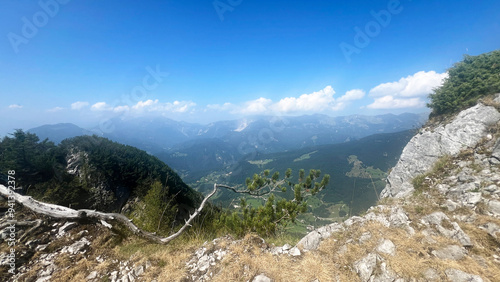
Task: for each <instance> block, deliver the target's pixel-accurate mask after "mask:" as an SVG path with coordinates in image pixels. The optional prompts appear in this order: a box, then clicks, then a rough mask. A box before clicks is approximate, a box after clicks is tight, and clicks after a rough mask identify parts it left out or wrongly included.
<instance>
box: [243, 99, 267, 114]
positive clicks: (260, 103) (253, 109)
mask: <svg viewBox="0 0 500 282" xmlns="http://www.w3.org/2000/svg"><path fill="white" fill-rule="evenodd" d="M272 103H273V101H272V100H271V99H266V98H262V97H261V98H259V99H257V100H252V101H248V102H246V103H245V106H244V107H243V108H242V109H241V110H239V111H240V112H241V113H244V114H261V113H265V112H268V111H270V106H271V105H272Z"/></svg>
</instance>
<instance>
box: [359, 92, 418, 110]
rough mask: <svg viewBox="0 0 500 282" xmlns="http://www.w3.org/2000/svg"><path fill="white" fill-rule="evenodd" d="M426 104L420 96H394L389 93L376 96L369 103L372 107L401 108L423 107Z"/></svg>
mask: <svg viewBox="0 0 500 282" xmlns="http://www.w3.org/2000/svg"><path fill="white" fill-rule="evenodd" d="M424 106H425V102H424V101H422V100H420V98H418V97H417V98H401V99H398V98H394V97H393V96H391V95H387V96H384V97H381V98H376V99H375V101H374V102H373V103H372V104H370V105H368V106H367V107H368V108H370V109H401V108H421V107H424Z"/></svg>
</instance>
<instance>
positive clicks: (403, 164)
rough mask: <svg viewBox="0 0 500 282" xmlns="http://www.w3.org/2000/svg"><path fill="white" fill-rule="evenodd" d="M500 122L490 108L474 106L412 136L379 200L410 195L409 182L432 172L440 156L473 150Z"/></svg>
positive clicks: (410, 187) (499, 117) (388, 178)
mask: <svg viewBox="0 0 500 282" xmlns="http://www.w3.org/2000/svg"><path fill="white" fill-rule="evenodd" d="M498 121H500V113H499V112H498V111H497V110H496V109H495V108H494V107H491V106H485V105H483V104H478V105H476V106H474V107H472V108H469V109H467V110H464V111H462V112H461V113H460V114H458V116H456V117H455V118H454V119H453V120H452V121H451V122H450V123H448V124H446V125H440V126H438V127H437V128H435V129H426V130H423V131H422V132H420V133H418V134H417V135H416V136H414V137H413V138H412V139H411V140H410V142H409V143H408V145H406V147H405V148H404V150H403V153H402V154H401V157H400V159H399V161H398V163H397V164H396V166H395V167H394V168H393V169H392V171H391V173H390V174H389V176H388V177H387V185H386V187H385V189H384V190H383V191H382V193H381V197H396V198H402V197H406V196H408V195H410V194H411V192H412V191H413V185H412V183H411V181H412V179H413V178H414V177H415V176H417V175H419V174H423V173H425V172H426V171H428V170H429V169H431V168H432V166H433V164H434V163H435V162H436V161H437V160H438V159H439V158H440V157H442V156H444V155H455V154H457V153H459V152H460V151H461V150H463V149H465V148H470V147H473V146H475V145H476V144H477V143H478V142H479V141H480V140H481V139H482V138H483V137H484V136H485V135H486V134H487V133H488V132H487V129H488V127H489V126H490V125H493V124H495V123H497V122H498Z"/></svg>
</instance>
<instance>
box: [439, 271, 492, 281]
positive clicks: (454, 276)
mask: <svg viewBox="0 0 500 282" xmlns="http://www.w3.org/2000/svg"><path fill="white" fill-rule="evenodd" d="M445 273H446V277H448V279H449V280H450V281H453V282H483V279H482V278H481V277H480V276H478V275H474V274H469V273H467V272H463V271H461V270H458V269H453V268H450V269H447V270H446V271H445Z"/></svg>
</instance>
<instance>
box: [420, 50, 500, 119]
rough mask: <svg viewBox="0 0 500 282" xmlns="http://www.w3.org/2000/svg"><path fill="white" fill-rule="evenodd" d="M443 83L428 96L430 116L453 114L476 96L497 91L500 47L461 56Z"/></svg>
mask: <svg viewBox="0 0 500 282" xmlns="http://www.w3.org/2000/svg"><path fill="white" fill-rule="evenodd" d="M448 75H449V76H448V78H446V79H445V81H444V83H443V85H442V86H441V87H439V88H437V89H435V90H434V92H433V93H432V94H430V95H429V98H430V102H429V103H428V104H427V106H428V107H429V108H431V109H432V113H431V117H436V116H440V115H445V114H453V113H456V112H458V111H460V110H463V109H465V108H467V107H470V106H473V105H474V104H476V103H477V101H478V99H479V98H481V97H484V96H487V95H490V94H494V93H498V92H500V50H496V51H493V52H490V53H485V54H481V55H479V56H469V55H465V56H464V59H463V61H461V62H459V63H456V64H455V65H454V66H453V67H452V68H450V69H449V70H448Z"/></svg>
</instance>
